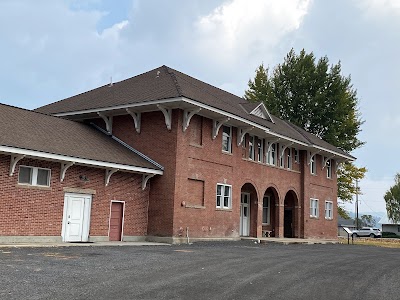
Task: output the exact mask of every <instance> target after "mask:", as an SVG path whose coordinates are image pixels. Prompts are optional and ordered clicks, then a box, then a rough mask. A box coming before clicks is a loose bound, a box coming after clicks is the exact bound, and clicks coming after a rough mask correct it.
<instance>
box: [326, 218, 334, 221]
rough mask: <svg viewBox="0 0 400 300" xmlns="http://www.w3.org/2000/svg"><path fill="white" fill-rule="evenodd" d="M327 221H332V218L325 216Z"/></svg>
mask: <svg viewBox="0 0 400 300" xmlns="http://www.w3.org/2000/svg"><path fill="white" fill-rule="evenodd" d="M325 220H327V221H333V218H325Z"/></svg>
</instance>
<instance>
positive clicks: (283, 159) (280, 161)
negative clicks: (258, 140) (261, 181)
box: [279, 146, 285, 168]
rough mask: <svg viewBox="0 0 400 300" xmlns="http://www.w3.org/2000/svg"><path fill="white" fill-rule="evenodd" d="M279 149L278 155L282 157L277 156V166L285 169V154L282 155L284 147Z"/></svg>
mask: <svg viewBox="0 0 400 300" xmlns="http://www.w3.org/2000/svg"><path fill="white" fill-rule="evenodd" d="M280 148H281V151H280V154H282V155H279V166H280V167H281V168H284V167H285V155H284V154H285V153H283V148H284V146H281V147H280Z"/></svg>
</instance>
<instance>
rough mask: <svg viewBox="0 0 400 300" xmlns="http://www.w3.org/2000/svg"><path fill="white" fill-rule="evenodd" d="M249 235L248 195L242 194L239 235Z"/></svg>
mask: <svg viewBox="0 0 400 300" xmlns="http://www.w3.org/2000/svg"><path fill="white" fill-rule="evenodd" d="M249 234H250V194H249V193H242V195H241V199H240V235H241V236H249Z"/></svg>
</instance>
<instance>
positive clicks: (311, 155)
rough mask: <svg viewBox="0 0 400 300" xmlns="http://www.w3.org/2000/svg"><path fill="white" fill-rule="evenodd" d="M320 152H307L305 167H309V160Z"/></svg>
mask: <svg viewBox="0 0 400 300" xmlns="http://www.w3.org/2000/svg"><path fill="white" fill-rule="evenodd" d="M320 152H321V150H318V151H314V152H311V151H307V165H310V164H311V159H312V158H313V157H314V156H315V155H316V154H318V153H320Z"/></svg>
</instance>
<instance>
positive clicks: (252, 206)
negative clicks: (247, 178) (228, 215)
mask: <svg viewBox="0 0 400 300" xmlns="http://www.w3.org/2000/svg"><path fill="white" fill-rule="evenodd" d="M257 203H258V199H257V191H256V188H255V187H254V186H253V185H252V184H251V183H245V184H244V185H243V186H242V189H241V193H240V224H239V233H240V236H256V235H257Z"/></svg>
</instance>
